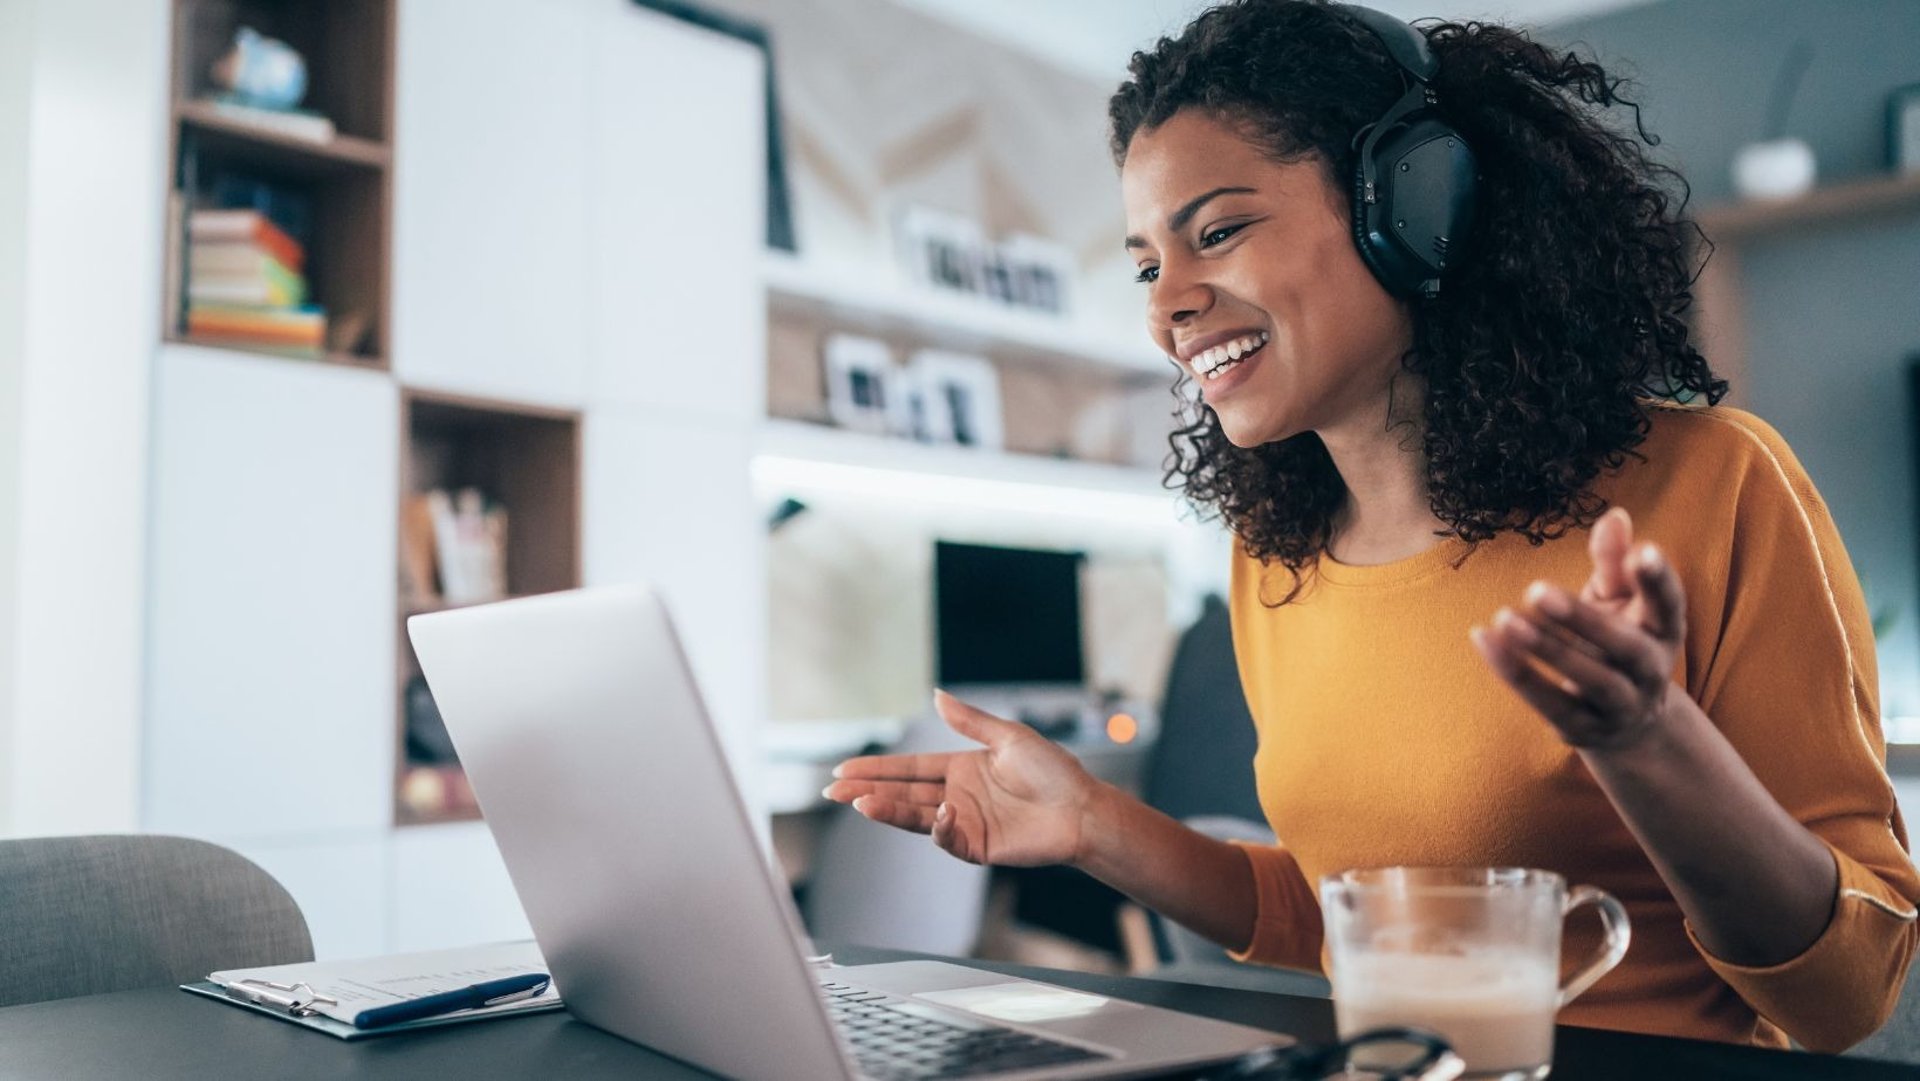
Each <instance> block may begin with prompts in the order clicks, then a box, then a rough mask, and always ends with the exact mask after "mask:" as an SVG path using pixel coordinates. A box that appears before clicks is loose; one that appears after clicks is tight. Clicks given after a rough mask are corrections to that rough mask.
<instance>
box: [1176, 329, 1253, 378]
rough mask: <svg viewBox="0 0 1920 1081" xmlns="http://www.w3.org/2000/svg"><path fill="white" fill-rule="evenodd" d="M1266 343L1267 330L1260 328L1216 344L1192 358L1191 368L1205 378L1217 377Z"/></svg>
mask: <svg viewBox="0 0 1920 1081" xmlns="http://www.w3.org/2000/svg"><path fill="white" fill-rule="evenodd" d="M1265 344H1267V332H1266V331H1264V330H1262V331H1259V332H1257V333H1254V334H1248V335H1246V336H1244V337H1240V338H1235V339H1234V340H1232V341H1230V342H1224V343H1222V344H1220V345H1216V346H1214V347H1213V348H1211V349H1209V350H1207V351H1206V352H1204V353H1202V354H1200V355H1199V356H1197V357H1194V358H1193V370H1194V371H1196V372H1198V373H1199V374H1200V375H1201V376H1203V377H1205V378H1207V379H1218V378H1219V377H1220V376H1221V375H1222V374H1223V373H1225V372H1226V371H1227V370H1228V369H1229V368H1232V367H1233V366H1234V365H1236V364H1238V363H1240V361H1241V359H1242V358H1244V357H1247V356H1250V355H1252V354H1253V353H1255V352H1257V351H1259V349H1260V347H1261V346H1263V345H1265Z"/></svg>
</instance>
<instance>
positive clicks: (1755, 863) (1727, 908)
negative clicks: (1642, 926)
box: [1581, 685, 1839, 966]
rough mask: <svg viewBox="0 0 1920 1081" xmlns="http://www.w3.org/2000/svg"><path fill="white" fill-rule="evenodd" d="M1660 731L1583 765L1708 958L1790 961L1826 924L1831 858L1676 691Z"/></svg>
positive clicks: (1587, 755)
mask: <svg viewBox="0 0 1920 1081" xmlns="http://www.w3.org/2000/svg"><path fill="white" fill-rule="evenodd" d="M1662 711H1663V712H1664V713H1665V714H1666V716H1665V717H1664V718H1663V721H1664V723H1661V724H1656V725H1653V726H1651V731H1650V734H1649V735H1648V736H1647V737H1646V738H1644V739H1641V740H1638V741H1636V742H1635V743H1633V744H1631V745H1629V746H1627V747H1623V748H1619V749H1614V750H1583V751H1581V757H1582V758H1583V759H1584V760H1585V761H1586V764H1587V769H1588V770H1589V771H1590V772H1592V774H1593V776H1594V779H1595V780H1597V781H1598V782H1599V783H1600V787H1601V789H1602V790H1603V791H1605V792H1606V794H1607V797H1608V798H1609V799H1610V800H1612V801H1613V805H1614V808H1615V809H1616V810H1618V811H1619V812H1620V817H1621V818H1622V819H1624V820H1625V822H1626V824H1627V828H1628V829H1630V830H1631V831H1632V832H1633V835H1634V837H1635V838H1637V839H1638V840H1639V842H1640V845H1641V847H1642V848H1644V849H1645V850H1646V853H1647V855H1648V857H1649V858H1650V859H1651V860H1652V861H1653V865H1654V868H1655V869H1656V870H1657V871H1659V872H1660V877H1661V878H1663V879H1665V880H1666V883H1667V887H1668V888H1669V889H1671V890H1672V891H1673V895H1674V898H1675V900H1677V901H1679V903H1680V908H1681V910H1682V911H1683V912H1685V913H1686V916H1687V920H1688V922H1689V923H1691V924H1692V926H1693V932H1694V934H1695V935H1696V936H1697V937H1698V938H1699V939H1700V942H1701V944H1702V945H1704V946H1706V948H1707V949H1708V950H1710V951H1712V952H1713V955H1714V956H1715V957H1718V958H1720V959H1721V960H1723V961H1729V962H1732V963H1733V964H1737V965H1749V966H1766V965H1773V964H1778V963H1780V962H1782V961H1786V960H1790V959H1791V958H1793V957H1795V956H1797V955H1798V954H1800V953H1801V952H1802V951H1804V950H1805V949H1806V948H1807V947H1808V946H1811V945H1812V944H1813V942H1814V940H1815V939H1817V938H1819V937H1820V934H1821V932H1822V931H1824V930H1825V929H1826V927H1827V924H1828V922H1829V921H1830V920H1831V919H1832V918H1833V901H1834V895H1835V893H1836V891H1837V890H1838V889H1839V870H1838V868H1836V867H1835V865H1834V862H1833V853H1832V852H1831V851H1830V850H1829V849H1828V848H1827V846H1826V845H1825V844H1824V843H1822V842H1821V840H1820V839H1819V838H1817V837H1815V836H1814V835H1813V834H1812V833H1810V832H1808V830H1807V828H1806V827H1805V826H1802V825H1801V824H1800V823H1799V822H1798V821H1796V820H1795V819H1794V818H1793V816H1792V815H1790V814H1788V813H1787V811H1786V809H1785V808H1784V807H1782V806H1780V802H1779V801H1778V800H1776V799H1774V798H1773V796H1772V794H1771V793H1769V792H1768V791H1767V790H1766V787H1765V786H1764V785H1762V784H1761V783H1760V779H1759V778H1758V777H1756V776H1754V773H1753V770H1752V769H1751V768H1749V767H1748V766H1747V763H1746V761H1745V760H1743V759H1742V758H1741V757H1740V754H1739V752H1738V751H1735V750H1734V749H1733V745H1732V744H1731V743H1728V742H1727V739H1726V737H1725V736H1723V735H1722V734H1721V733H1720V730H1719V729H1718V728H1715V727H1714V725H1713V722H1712V721H1711V720H1710V719H1708V717H1707V715H1706V714H1705V713H1704V712H1703V711H1702V710H1701V709H1700V706H1699V704H1698V703H1696V702H1694V701H1693V699H1692V698H1691V697H1689V696H1688V695H1687V694H1686V693H1685V692H1684V691H1683V690H1681V689H1680V688H1679V687H1678V686H1674V685H1669V690H1668V692H1667V695H1666V703H1665V705H1664V706H1663V707H1662Z"/></svg>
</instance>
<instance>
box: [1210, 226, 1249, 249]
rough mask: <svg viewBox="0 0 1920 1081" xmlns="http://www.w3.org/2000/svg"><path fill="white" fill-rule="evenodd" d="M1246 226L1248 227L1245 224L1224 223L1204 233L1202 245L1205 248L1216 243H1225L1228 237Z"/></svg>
mask: <svg viewBox="0 0 1920 1081" xmlns="http://www.w3.org/2000/svg"><path fill="white" fill-rule="evenodd" d="M1244 228H1246V227H1245V226H1244V225H1223V226H1221V227H1220V228H1218V229H1215V230H1214V231H1213V232H1211V233H1205V234H1203V235H1202V236H1201V237H1200V246H1201V247H1203V248H1211V247H1213V246H1214V245H1215V244H1224V243H1226V240H1227V238H1228V237H1230V236H1232V235H1233V234H1235V233H1237V232H1239V231H1240V230H1241V229H1244Z"/></svg>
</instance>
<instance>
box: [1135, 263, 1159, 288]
mask: <svg viewBox="0 0 1920 1081" xmlns="http://www.w3.org/2000/svg"><path fill="white" fill-rule="evenodd" d="M1159 278H1160V268H1159V267H1157V266H1148V267H1141V268H1140V273H1138V274H1135V275H1134V276H1133V280H1134V281H1137V282H1140V283H1141V284H1143V285H1146V284H1151V283H1153V282H1155V281H1157V280H1159Z"/></svg>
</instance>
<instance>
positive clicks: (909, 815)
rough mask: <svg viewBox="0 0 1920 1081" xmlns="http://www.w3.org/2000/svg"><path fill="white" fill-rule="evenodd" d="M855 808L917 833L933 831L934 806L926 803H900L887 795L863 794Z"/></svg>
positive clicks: (881, 820)
mask: <svg viewBox="0 0 1920 1081" xmlns="http://www.w3.org/2000/svg"><path fill="white" fill-rule="evenodd" d="M853 809H854V810H856V811H859V812H860V813H861V814H863V815H866V816H867V817H868V818H871V819H873V820H874V821H875V822H883V823H885V824H887V825H889V826H898V827H900V828H901V829H903V830H912V831H913V832H915V833H930V832H932V831H933V816H934V807H932V806H930V805H928V804H924V803H899V802H896V801H894V800H890V799H887V798H886V797H885V796H861V797H860V798H859V799H856V800H854V801H853Z"/></svg>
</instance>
